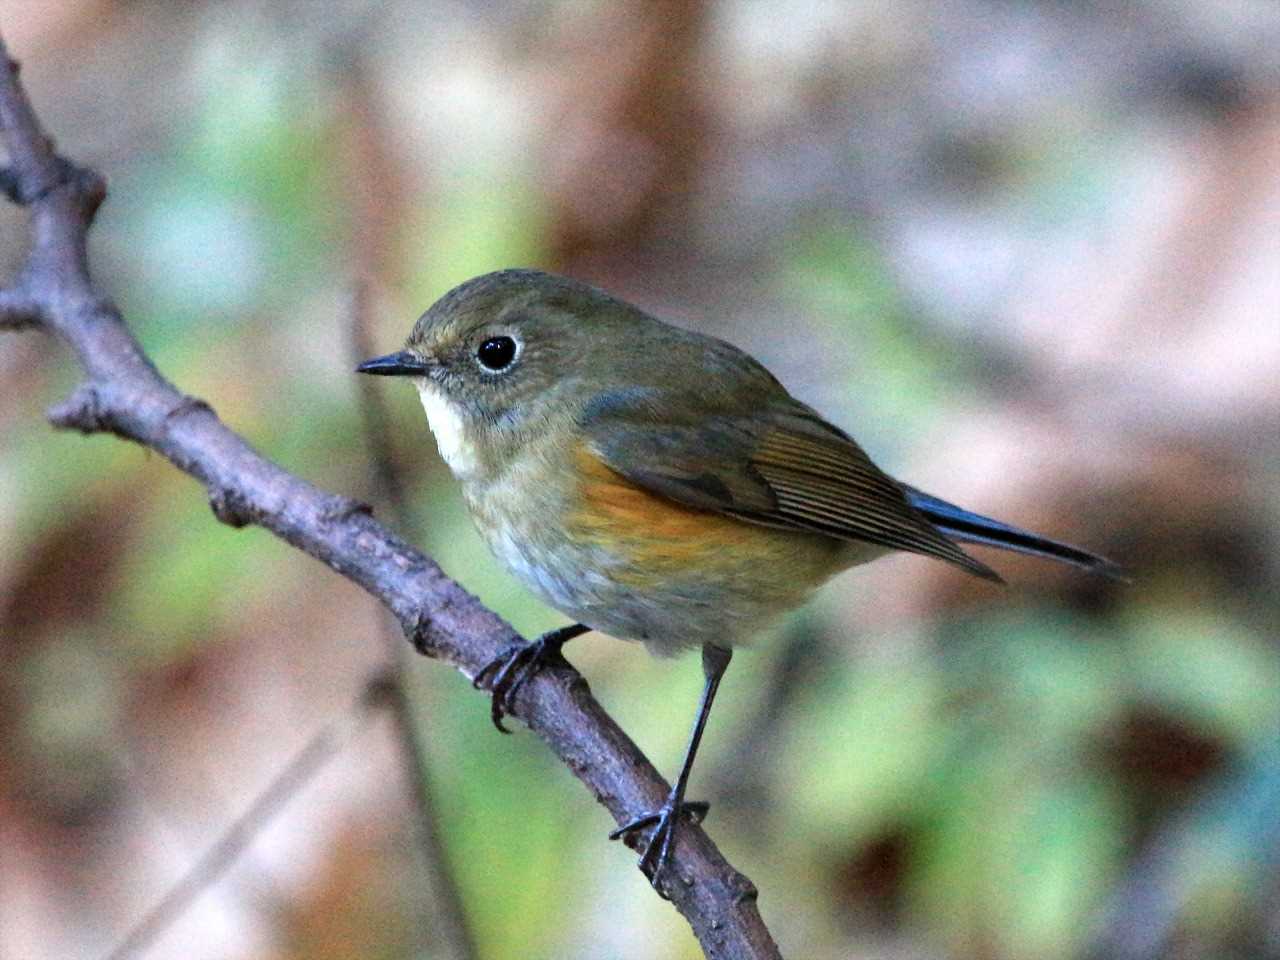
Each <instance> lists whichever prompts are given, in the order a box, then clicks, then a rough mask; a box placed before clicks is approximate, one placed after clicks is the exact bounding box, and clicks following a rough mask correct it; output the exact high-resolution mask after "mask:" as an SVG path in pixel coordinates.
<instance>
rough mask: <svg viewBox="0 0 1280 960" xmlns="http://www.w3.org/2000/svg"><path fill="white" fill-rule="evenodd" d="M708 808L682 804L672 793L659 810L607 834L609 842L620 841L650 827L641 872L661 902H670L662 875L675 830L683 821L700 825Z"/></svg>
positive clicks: (694, 804)
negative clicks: (662, 900) (660, 898)
mask: <svg viewBox="0 0 1280 960" xmlns="http://www.w3.org/2000/svg"><path fill="white" fill-rule="evenodd" d="M709 808H710V805H709V804H707V803H703V802H701V801H690V802H685V801H683V800H681V799H680V798H679V797H677V796H676V795H675V792H674V791H673V792H672V794H671V796H669V797H667V802H666V803H664V804H663V805H662V806H661V807H660V808H659V809H657V810H655V811H654V812H653V813H646V814H645V815H644V816H642V817H637V818H636V819H634V820H632V821H631V822H630V823H624V824H623V825H622V826H620V827H619V828H618V829H617V830H614V831H613V832H612V833H610V834H609V839H610V840H619V839H621V838H623V837H627V836H630V835H632V834H634V833H636V832H638V831H640V830H644V829H645V828H647V827H653V832H652V833H651V834H649V841H648V844H647V845H646V846H645V848H644V854H643V855H642V856H641V857H640V871H641V872H642V873H643V874H644V875H645V876H646V877H648V878H649V883H650V884H651V885H652V886H653V889H654V890H656V891H658V896H660V897H662V899H664V900H670V899H671V898H670V897H669V896H667V892H666V889H665V884H664V874H665V873H666V870H667V868H668V867H669V866H670V865H671V850H672V848H673V846H674V845H675V836H676V827H677V826H679V824H680V823H681V822H682V821H684V820H687V821H689V822H690V823H694V824H698V823H701V822H702V821H703V818H705V817H706V815H707V810H708V809H709Z"/></svg>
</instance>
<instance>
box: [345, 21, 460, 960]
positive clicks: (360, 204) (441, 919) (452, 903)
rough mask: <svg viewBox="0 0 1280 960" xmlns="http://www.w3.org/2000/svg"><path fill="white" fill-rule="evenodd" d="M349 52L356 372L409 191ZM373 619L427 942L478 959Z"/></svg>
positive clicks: (384, 444) (383, 625)
mask: <svg viewBox="0 0 1280 960" xmlns="http://www.w3.org/2000/svg"><path fill="white" fill-rule="evenodd" d="M354 48H355V44H354V43H352V44H349V45H348V52H349V54H350V55H349V56H344V57H341V60H340V62H341V63H343V64H350V66H349V67H348V68H347V69H345V70H341V71H340V79H339V83H340V87H339V89H340V91H341V95H342V105H341V109H340V111H339V114H338V115H339V116H340V117H341V118H342V121H343V126H342V129H341V131H340V136H341V141H342V142H341V144H340V147H339V155H340V156H341V157H343V158H344V159H345V160H346V161H347V168H346V169H345V170H343V171H341V174H340V176H341V180H342V182H343V184H344V185H345V186H346V188H347V193H348V195H349V196H350V197H351V198H352V200H351V208H350V213H349V219H350V224H349V227H348V245H349V250H350V262H351V263H352V265H353V266H352V270H353V275H354V276H355V277H356V278H357V279H356V281H355V289H354V292H353V295H352V311H351V317H350V318H349V320H346V321H345V322H344V326H345V333H346V335H347V339H348V342H349V344H350V353H349V358H350V364H351V367H352V368H353V369H354V368H355V366H356V365H357V364H359V363H360V362H361V361H363V360H367V359H369V358H370V357H372V356H375V355H376V354H377V350H376V349H375V347H374V344H373V333H372V322H371V312H372V309H373V307H372V304H371V302H370V289H369V284H370V282H371V281H372V278H373V277H375V276H378V275H379V273H380V271H381V270H383V269H385V266H386V263H387V261H388V257H387V256H386V250H387V248H388V247H389V246H390V243H391V240H392V237H393V233H394V229H395V226H396V225H398V224H399V223H400V218H399V217H398V216H397V211H396V199H397V198H399V197H402V196H404V193H405V191H404V190H403V185H402V184H399V183H398V181H397V178H396V174H395V171H396V165H395V162H394V159H393V157H392V156H391V151H390V149H389V148H388V145H387V143H386V140H387V137H388V135H389V134H388V131H387V127H386V125H385V123H383V122H382V118H381V116H380V115H379V114H378V113H377V112H376V101H375V99H374V98H373V97H372V96H371V95H370V91H369V87H368V84H367V82H366V78H365V71H364V70H363V69H362V67H361V64H360V60H359V57H358V55H356V51H355V49H354ZM357 389H358V390H359V405H360V415H361V419H362V421H363V423H364V430H363V431H362V433H363V436H364V438H365V442H366V444H367V445H368V449H369V469H370V478H371V481H372V483H371V487H372V489H373V491H374V492H375V495H376V496H377V500H378V502H380V503H387V504H389V505H390V507H391V516H392V517H393V518H394V519H395V521H396V524H397V525H398V526H399V528H400V531H401V532H402V533H403V535H404V536H406V537H407V538H408V539H409V540H411V541H412V542H414V543H421V542H422V539H421V537H420V536H419V534H420V532H421V531H420V530H418V529H417V525H416V524H415V523H414V516H413V510H412V508H411V507H410V504H409V498H408V492H407V491H408V484H407V482H406V480H405V478H404V477H403V476H402V471H401V469H400V464H399V462H398V460H397V458H396V455H395V447H394V444H393V442H392V438H391V431H390V429H389V427H388V416H387V411H386V408H385V405H384V403H383V400H382V394H381V393H380V392H379V391H378V389H377V385H376V384H374V383H371V382H368V380H367V379H366V378H362V379H360V380H358V381H357ZM376 616H377V618H378V632H379V634H380V635H381V637H382V640H383V642H384V649H385V656H386V667H385V669H386V673H387V677H388V684H389V687H390V690H389V702H390V705H391V712H392V715H393V717H394V718H395V725H396V739H397V743H398V746H399V754H400V758H401V763H402V774H403V777H404V780H405V785H406V787H407V789H408V790H409V793H410V796H411V798H412V801H413V810H414V815H415V830H416V832H417V835H418V849H419V852H420V854H421V863H422V868H423V872H424V873H425V876H426V884H425V889H424V890H423V891H422V894H423V895H422V896H420V897H419V903H420V905H421V916H422V917H423V919H424V921H426V922H425V928H426V930H427V931H429V932H430V934H432V936H431V937H430V938H429V939H431V940H434V939H436V938H438V939H439V940H440V941H442V942H443V944H444V946H445V951H446V953H447V955H448V956H449V957H451V958H452V960H471V958H473V957H475V955H476V945H475V938H474V936H473V935H472V932H471V930H470V927H469V925H468V923H467V917H466V911H465V909H464V907H463V904H462V897H461V895H460V894H459V892H458V884H457V880H456V878H455V875H454V871H453V870H452V869H451V868H450V864H449V853H448V850H447V849H446V848H445V844H444V842H443V840H442V838H441V835H440V831H441V826H440V818H439V814H438V804H437V801H436V799H435V788H434V783H435V775H434V774H433V772H432V770H431V768H430V763H429V761H428V753H427V745H426V743H425V742H423V737H422V734H421V731H423V730H426V729H429V728H430V722H429V717H428V715H427V713H428V712H427V710H426V708H425V706H422V705H421V704H422V700H421V699H415V698H414V696H413V694H412V692H411V690H410V687H409V667H410V663H411V661H412V653H411V651H410V649H409V647H407V646H406V645H405V643H404V642H403V638H402V637H401V636H400V631H399V630H398V629H397V628H396V625H395V623H394V621H393V620H392V619H391V618H390V617H389V616H388V615H387V613H386V611H385V610H383V609H381V608H379V609H378V610H377V613H376ZM431 921H434V922H431Z"/></svg>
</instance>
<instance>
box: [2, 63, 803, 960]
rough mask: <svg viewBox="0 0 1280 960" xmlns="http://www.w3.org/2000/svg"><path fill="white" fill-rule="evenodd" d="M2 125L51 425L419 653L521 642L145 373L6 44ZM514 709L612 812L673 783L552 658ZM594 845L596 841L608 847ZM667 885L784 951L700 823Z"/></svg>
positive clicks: (762, 945)
mask: <svg viewBox="0 0 1280 960" xmlns="http://www.w3.org/2000/svg"><path fill="white" fill-rule="evenodd" d="M0 127H2V128H3V133H4V138H5V141H6V143H7V145H8V151H9V157H10V168H9V171H8V173H7V175H6V176H5V177H4V182H3V183H2V184H0V186H2V187H3V188H4V189H5V190H6V191H7V192H8V193H9V194H10V196H11V198H13V199H14V200H15V201H16V202H19V203H22V204H24V205H27V206H29V207H30V209H31V218H32V219H31V223H32V247H31V251H30V255H29V258H28V260H27V263H26V265H25V267H24V268H23V270H22V271H21V272H20V274H19V275H18V277H17V278H16V279H15V281H14V282H13V283H12V284H11V285H10V286H9V288H8V289H7V290H5V291H4V292H3V294H2V295H0V328H15V327H22V326H33V325H38V326H40V327H43V328H46V329H48V330H50V331H51V332H53V333H55V334H56V335H57V336H58V337H59V338H61V339H62V340H63V341H65V342H66V343H67V344H69V345H70V346H71V347H72V349H73V350H74V351H75V353H76V355H77V357H78V359H79V361H80V364H81V365H82V367H83V368H84V371H85V374H86V380H85V382H84V383H83V384H82V385H81V386H80V387H79V388H78V389H77V390H76V391H75V393H74V394H73V395H72V397H71V398H70V400H69V401H67V402H66V403H64V404H61V405H59V406H58V407H57V408H55V409H54V410H52V411H50V419H51V421H52V422H53V423H54V424H55V425H56V426H60V427H73V428H75V429H78V430H81V431H84V432H86V433H93V432H110V433H114V434H116V435H117V436H120V437H123V438H126V439H129V440H133V441H135V442H136V443H140V444H142V445H144V446H146V447H149V448H151V449H152V450H155V451H156V452H158V453H160V454H161V455H162V456H164V457H165V458H167V459H168V460H169V461H170V462H172V463H173V464H174V465H175V466H176V467H178V468H179V469H180V470H182V471H184V472H186V473H188V474H190V475H191V476H192V477H194V478H195V479H197V480H198V481H199V482H200V483H201V484H203V485H204V487H205V490H206V492H207V495H208V497H209V503H210V506H211V507H212V509H213V512H214V514H215V516H216V517H217V518H218V519H219V520H220V521H222V522H223V523H227V524H230V525H231V526H236V527H240V526H245V525H248V524H254V525H257V526H261V527H263V528H265V529H267V530H269V531H271V532H272V533H274V534H275V535H276V536H278V537H280V538H281V539H283V540H285V541H287V542H288V543H290V544H292V545H293V546H295V547H297V548H298V549H299V550H301V551H303V552H304V553H307V554H309V555H311V556H313V557H315V558H316V559H318V560H320V561H321V562H323V563H325V564H327V565H328V566H330V567H332V568H333V569H334V570H336V571H337V572H338V573H340V574H341V575H342V576H344V577H347V578H348V579H350V580H352V581H353V582H355V583H357V584H359V585H360V586H361V587H362V588H364V589H365V590H366V591H368V592H369V593H370V594H371V595H373V596H374V597H376V598H377V599H378V600H380V601H381V602H382V603H383V604H385V605H386V606H387V608H388V609H390V610H391V612H392V613H393V614H394V615H395V617H396V619H397V620H398V621H399V623H400V626H401V627H402V629H403V630H404V632H405V634H406V636H407V637H408V638H409V639H410V640H411V641H412V643H413V644H414V646H415V647H416V648H417V649H418V651H419V652H421V653H423V654H426V655H427V656H431V657H434V658H436V659H440V660H444V661H446V662H448V663H450V664H453V665H454V666H456V667H457V668H458V669H459V670H461V671H462V672H463V673H464V674H466V675H467V676H473V675H474V674H475V673H476V671H478V670H479V669H480V668H481V667H482V666H483V665H484V664H485V663H487V662H488V661H489V660H490V659H491V658H492V657H493V656H494V655H495V654H496V653H497V652H498V651H499V650H501V649H502V648H504V647H505V646H507V645H508V644H510V643H512V642H513V641H514V640H515V639H516V637H515V635H514V634H513V632H512V630H511V628H510V627H509V626H507V624H505V623H504V622H503V621H502V620H501V619H500V618H499V617H497V616H496V615H495V614H494V613H492V612H491V611H489V610H488V609H486V608H485V607H484V606H483V605H481V604H480V602H479V601H477V600H476V599H475V598H474V597H472V596H471V595H470V594H468V593H467V592H466V591H464V590H463V589H462V588H461V587H459V586H458V585H457V584H456V583H454V582H453V581H452V580H450V579H449V578H448V577H446V576H445V575H444V574H443V573H442V572H441V570H440V568H439V567H438V566H436V564H435V563H434V562H432V560H431V559H430V558H428V557H427V556H425V555H423V554H422V553H420V552H419V551H417V550H415V549H414V548H413V547H411V546H409V545H408V544H407V543H405V542H404V541H403V540H401V539H400V538H399V537H397V536H396V535H395V534H393V533H391V532H390V531H389V530H387V529H386V528H385V527H383V526H382V525H381V524H379V523H378V522H377V521H375V520H374V519H373V518H372V516H371V515H370V508H369V507H368V506H367V505H365V504H361V503H358V502H356V501H354V500H351V499H349V498H347V497H344V496H340V495H337V494H333V493H328V492H326V491H324V490H321V489H319V488H317V487H315V486H313V485H312V484H310V483H308V482H307V481H305V480H303V479H301V478H299V477H296V476H294V475H292V474H290V473H288V472H287V471H285V470H283V469H281V468H280V467H279V466H277V465H276V464H274V463H272V462H271V461H269V460H267V459H265V458H264V457H262V456H260V455H259V454H258V453H257V452H256V451H254V450H253V449H252V447H250V446H249V444H248V443H246V442H245V441H244V440H243V439H242V438H241V437H240V436H238V435H237V434H236V433H234V432H233V431H231V430H230V429H229V428H227V426H226V425H225V424H223V423H222V421H221V420H219V419H218V417H217V415H216V414H215V413H214V412H213V410H212V408H211V407H210V406H209V405H208V404H206V403H205V402H204V401H202V400H199V399H196V398H194V397H189V396H186V395H184V394H183V393H181V392H180V391H179V390H178V389H177V388H176V387H174V386H173V384H171V383H169V381H167V380H165V379H164V378H163V377H162V376H161V375H160V374H159V372H158V371H157V370H156V369H155V367H154V366H152V364H151V362H150V360H149V359H148V358H147V357H146V355H145V354H144V353H143V352H142V350H141V348H140V347H139V345H138V343H137V341H136V340H134V338H133V336H132V334H131V333H130V332H129V330H128V328H127V327H126V326H125V324H124V321H123V320H122V318H121V317H120V314H119V312H118V311H117V310H116V308H115V307H114V306H113V305H112V304H111V303H109V302H107V301H106V300H104V299H102V298H100V297H99V296H98V295H97V294H96V293H95V291H94V288H93V285H92V283H91V280H90V274H89V268H88V257H87V253H86V237H87V232H88V229H89V226H90V224H91V223H92V220H93V215H94V213H95V212H96V210H97V208H98V205H99V204H100V203H101V202H102V199H103V197H104V196H105V193H106V191H105V184H104V183H103V181H102V179H101V177H99V176H98V175H97V174H95V173H93V172H92V171H89V170H85V169H82V168H80V167H77V166H75V165H73V164H71V163H68V162H66V161H64V160H62V159H60V158H59V157H58V156H57V155H56V154H55V152H54V149H53V145H52V144H51V143H50V142H49V140H48V139H47V138H46V137H45V136H44V134H43V132H42V130H41V129H40V126H39V123H38V121H37V119H36V116H35V113H34V112H33V110H32V109H31V105H30V103H29V101H28V100H27V97H26V94H25V92H24V91H23V89H22V86H21V84H20V82H19V81H18V70H17V65H16V64H14V63H12V61H10V60H9V57H8V52H7V49H6V48H5V46H4V44H3V41H0ZM515 706H516V710H515V715H516V716H517V717H518V718H519V719H521V720H523V721H524V722H525V723H526V724H528V725H529V727H530V729H532V730H533V731H534V732H535V733H536V734H537V735H538V736H539V737H540V738H541V739H542V740H544V741H545V742H546V743H547V745H548V746H550V747H551V749H552V750H553V751H554V752H555V754H556V755H557V756H558V757H559V758H560V760H561V761H562V762H563V763H564V764H565V765H566V766H567V767H568V768H569V769H570V770H571V771H572V772H573V774H574V775H575V776H576V777H578V779H579V780H581V781H582V782H583V783H584V784H585V785H586V786H587V788H588V789H589V790H590V791H591V792H592V794H593V795H594V796H595V797H596V799H597V800H598V801H599V802H600V803H601V804H602V805H603V806H604V807H605V808H606V809H607V810H608V811H609V813H610V814H611V815H612V816H613V818H614V820H615V821H616V822H617V823H619V824H622V823H626V822H628V821H629V820H631V819H633V818H634V817H637V816H639V815H641V814H643V813H645V812H647V811H649V810H653V809H656V808H657V807H658V806H659V805H661V803H662V801H663V799H664V798H665V796H666V794H667V784H666V783H665V782H664V781H663V779H662V778H661V777H660V776H659V775H658V773H657V771H656V770H655V769H654V768H653V766H652V765H651V764H650V763H649V761H648V760H647V759H646V758H645V757H644V755H643V754H642V753H641V752H640V750H639V749H638V748H637V747H636V745H635V744H634V743H632V742H631V740H630V739H629V738H628V737H627V735H626V734H625V733H623V731H622V730H621V729H620V728H619V727H618V725H617V724H616V723H614V722H613V720H612V719H611V718H610V717H609V716H608V714H606V713H605V712H604V710H603V709H602V708H601V707H600V705H599V704H598V703H596V701H595V699H594V698H592V696H591V694H590V692H589V691H588V689H587V685H586V683H585V681H583V679H582V677H581V676H580V675H579V674H578V673H577V671H575V670H573V669H572V668H571V667H568V666H556V667H553V668H550V669H548V670H546V671H544V672H542V673H540V674H539V675H538V676H537V677H536V678H535V679H534V680H533V681H532V682H530V683H528V684H526V685H525V686H524V687H523V688H522V690H521V693H520V696H519V697H518V698H517V702H516V705H515ZM602 847H603V840H602ZM673 866H674V873H675V874H676V876H678V877H679V878H680V880H679V881H677V882H674V883H672V884H671V889H670V890H669V893H670V895H671V899H672V902H673V903H674V904H675V906H676V908H677V909H678V910H679V911H680V913H681V914H682V915H683V916H684V917H685V919H686V920H687V921H688V922H689V925H690V926H691V927H692V929H693V932H694V934H695V936H697V938H698V940H699V941H700V943H701V944H702V948H703V950H704V951H705V953H706V954H707V956H708V957H713V958H735V960H736V958H769V957H778V956H779V953H778V950H777V947H776V946H775V945H774V943H773V941H772V939H771V938H770V936H769V932H768V930H767V929H766V928H765V926H764V924H763V922H762V921H761V919H760V915H759V913H758V911H757V909H756V902H755V901H756V890H755V887H754V886H753V885H752V884H751V882H750V881H749V880H747V878H746V877H744V876H742V874H740V873H738V872H737V871H736V870H735V869H733V867H732V866H730V864H729V863H728V862H726V861H725V859H724V858H723V857H722V856H721V854H720V852H719V851H718V850H717V849H716V847H715V845H714V844H713V843H712V842H711V840H710V839H709V838H708V837H707V835H706V834H705V833H704V832H703V831H702V830H701V829H699V828H696V827H693V826H689V827H687V828H686V829H683V830H682V832H681V833H680V835H679V840H678V843H677V847H676V854H675V858H674V864H673Z"/></svg>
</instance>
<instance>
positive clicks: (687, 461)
mask: <svg viewBox="0 0 1280 960" xmlns="http://www.w3.org/2000/svg"><path fill="white" fill-rule="evenodd" d="M664 413H665V412H664V411H660V410H658V409H657V408H656V405H655V404H654V402H653V398H652V397H651V396H646V395H644V394H637V393H634V392H626V391H624V392H618V393H613V394H606V395H605V396H603V397H601V398H599V399H598V400H597V401H596V402H594V403H593V404H591V406H590V407H588V409H587V411H586V412H585V413H584V415H583V416H582V418H581V421H580V425H581V426H582V428H583V430H584V432H585V433H586V436H587V441H588V445H589V448H590V449H591V451H592V452H593V453H594V454H595V456H597V457H598V458H599V459H600V460H601V461H602V462H603V463H604V464H605V465H606V466H608V467H609V468H610V469H611V470H613V471H615V472H616V473H618V474H621V475H622V476H623V477H625V478H626V479H627V480H629V481H630V482H632V483H634V484H636V485H638V486H640V487H642V488H644V489H646V490H649V491H650V492H652V493H656V494H659V495H660V496H664V497H667V498H669V499H671V500H674V501H676V502H677V503H681V504H684V505H686V506H691V507H697V508H700V509H704V510H712V511H716V512H718V513H725V514H729V515H732V516H735V517H738V518H740V519H742V520H746V521H750V522H753V523H760V524H765V525H768V526H773V527H783V528H790V529H796V530H807V531H811V532H816V533H823V534H826V535H828V536H832V537H837V538H839V539H843V540H860V541H865V542H867V543H872V544H876V545H878V546H882V547H888V548H890V549H895V550H907V551H910V552H912V553H921V554H926V555H928V556H932V557H937V558H939V559H942V560H947V561H949V562H951V563H954V564H957V565H958V566H961V567H963V568H964V569H966V570H968V571H969V572H970V573H973V574H976V575H977V576H980V577H983V578H985V579H988V580H997V581H998V580H999V579H1000V578H999V577H998V576H997V575H996V573H995V572H994V571H993V570H991V569H990V568H989V567H987V566H986V565H985V564H983V563H980V562H979V561H977V560H975V559H973V558H972V557H970V556H969V555H968V554H966V553H965V552H964V551H963V550H961V549H960V548H959V547H958V546H956V545H955V544H954V543H952V542H951V541H950V540H948V539H947V538H946V537H945V536H944V535H943V534H942V533H941V532H939V531H938V529H937V528H936V527H934V526H933V524H932V523H930V522H929V520H928V519H926V518H925V516H924V515H923V514H922V513H921V512H920V511H918V510H917V509H915V508H914V507H913V506H912V505H911V504H910V503H909V502H908V500H907V497H906V494H905V493H904V492H903V489H902V487H900V486H899V485H898V484H897V482H896V481H894V480H893V479H892V478H891V477H889V476H888V474H886V473H884V472H883V471H882V470H881V469H880V468H879V467H877V466H876V465H875V464H874V463H872V462H871V458H870V457H868V456H867V454H866V453H865V452H864V451H863V450H862V448H861V447H859V446H858V445H857V444H856V443H855V442H854V441H853V440H852V439H851V438H850V437H848V436H847V435H846V434H844V433H842V432H841V431H840V430H838V429H836V428H835V427H833V426H831V425H830V424H828V423H826V422H825V421H824V420H822V419H821V417H819V416H818V415H817V414H816V413H814V412H813V411H812V410H810V409H809V408H808V407H805V406H803V405H802V404H800V403H799V402H798V401H792V402H791V403H790V404H787V405H785V406H783V408H782V409H780V410H753V411H750V412H745V413H744V412H740V411H735V412H731V413H730V412H716V411H707V410H705V409H704V410H703V411H701V413H702V415H701V416H700V418H699V421H698V423H697V424H682V423H679V422H672V421H671V419H670V418H669V416H666V415H664Z"/></svg>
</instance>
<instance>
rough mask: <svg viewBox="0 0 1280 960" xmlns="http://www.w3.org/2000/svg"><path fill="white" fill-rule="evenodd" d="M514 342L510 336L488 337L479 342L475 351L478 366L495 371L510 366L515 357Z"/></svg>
mask: <svg viewBox="0 0 1280 960" xmlns="http://www.w3.org/2000/svg"><path fill="white" fill-rule="evenodd" d="M516 349H517V348H516V342H515V340H513V339H512V338H511V337H490V338H489V339H488V340H486V341H485V342H484V343H482V344H480V349H478V350H477V351H476V359H477V360H479V361H480V366H482V367H484V368H485V369H486V370H492V371H494V372H495V373H496V372H498V371H500V370H505V369H507V367H509V366H511V362H512V361H513V360H515V358H516Z"/></svg>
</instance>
